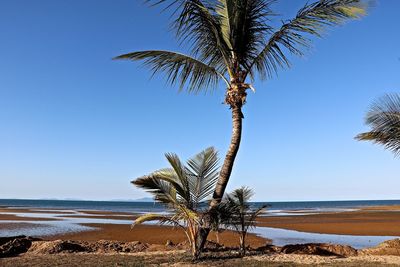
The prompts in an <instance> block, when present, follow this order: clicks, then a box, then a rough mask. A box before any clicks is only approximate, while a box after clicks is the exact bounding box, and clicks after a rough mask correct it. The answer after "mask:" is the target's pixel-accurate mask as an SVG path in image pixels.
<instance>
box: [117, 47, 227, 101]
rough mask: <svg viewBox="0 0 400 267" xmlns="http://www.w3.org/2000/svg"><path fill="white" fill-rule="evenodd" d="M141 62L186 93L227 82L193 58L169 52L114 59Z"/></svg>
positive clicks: (123, 56)
mask: <svg viewBox="0 0 400 267" xmlns="http://www.w3.org/2000/svg"><path fill="white" fill-rule="evenodd" d="M114 59H125V60H133V61H143V62H144V65H145V66H147V67H149V68H150V70H151V71H152V72H153V75H154V74H156V73H159V72H163V73H165V74H166V79H167V81H168V82H169V83H171V84H172V85H175V84H177V85H178V86H179V90H183V89H184V88H185V87H186V89H187V91H188V92H194V93H197V92H199V91H201V90H208V89H210V88H214V87H215V86H216V85H217V84H218V81H219V80H220V79H223V80H224V81H225V82H226V83H227V82H228V81H227V80H226V78H225V77H224V75H223V74H222V73H220V72H218V71H217V70H216V69H215V68H214V67H212V66H210V65H208V64H206V63H204V62H202V61H200V60H198V59H195V58H193V57H190V56H187V55H184V54H181V53H177V52H171V51H163V50H149V51H138V52H133V53H128V54H124V55H120V56H118V57H115V58H114Z"/></svg>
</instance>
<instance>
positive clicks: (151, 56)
mask: <svg viewBox="0 0 400 267" xmlns="http://www.w3.org/2000/svg"><path fill="white" fill-rule="evenodd" d="M361 1H362V0H319V1H317V2H314V3H310V4H307V5H305V6H304V7H303V8H301V9H300V10H299V11H298V13H297V15H296V16H295V17H294V18H293V19H290V20H286V21H283V22H282V25H281V26H280V27H279V28H278V29H274V27H272V26H271V24H270V21H271V19H273V18H275V17H276V16H275V14H274V12H273V11H272V10H271V6H272V4H273V3H274V2H275V0H147V2H150V3H153V4H154V5H165V9H172V14H173V17H174V19H173V22H172V28H173V29H174V31H175V32H176V36H177V38H178V40H179V41H180V43H181V44H182V45H186V48H187V49H186V50H187V51H188V53H187V54H185V53H179V52H172V51H164V50H148V51H138V52H133V53H128V54H124V55H121V56H118V57H116V58H115V59H124V60H133V61H142V62H143V63H144V65H145V66H147V67H148V68H150V70H151V71H152V72H153V74H156V73H164V75H165V77H166V79H167V80H168V81H169V82H170V83H171V84H177V85H178V86H179V88H180V89H181V90H182V89H184V88H185V89H186V90H187V91H188V92H194V93H196V92H200V91H207V89H214V88H216V87H217V86H218V84H219V82H221V81H222V82H223V83H225V88H226V91H225V103H226V104H227V105H228V106H229V108H230V109H231V112H232V136H231V143H230V145H229V148H228V151H227V154H226V156H225V159H224V162H223V165H222V168H221V172H220V175H219V179H218V182H217V185H216V187H215V189H214V193H213V199H212V201H211V202H210V210H212V209H213V208H214V207H215V206H216V205H218V203H219V202H220V201H221V200H222V197H223V195H224V192H225V188H226V186H227V184H228V181H229V178H230V175H231V172H232V168H233V164H234V161H235V158H236V154H237V152H238V150H239V145H240V140H241V134H242V119H243V114H242V107H243V105H244V104H245V103H246V95H247V90H248V89H252V90H253V91H254V88H253V86H252V85H251V82H252V81H254V79H255V77H256V75H258V76H259V77H260V78H261V79H265V78H269V77H271V76H273V75H274V74H275V73H276V72H277V71H278V69H279V68H281V67H289V66H290V62H289V59H288V57H287V54H294V55H299V56H300V55H303V52H304V51H305V50H306V49H307V48H308V47H309V45H310V43H311V40H310V39H309V38H307V36H306V35H314V36H321V33H322V32H323V31H324V30H325V29H326V28H327V27H328V26H334V25H338V24H341V23H343V22H345V21H346V20H348V19H354V18H358V17H360V16H361V15H363V14H364V13H365V6H364V4H362V2H361ZM209 230H210V226H207V225H206V227H205V229H202V231H201V232H202V234H201V235H200V237H201V240H199V242H201V243H203V244H204V242H205V239H206V237H207V235H208V233H209Z"/></svg>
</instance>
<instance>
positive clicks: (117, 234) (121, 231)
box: [46, 224, 269, 247]
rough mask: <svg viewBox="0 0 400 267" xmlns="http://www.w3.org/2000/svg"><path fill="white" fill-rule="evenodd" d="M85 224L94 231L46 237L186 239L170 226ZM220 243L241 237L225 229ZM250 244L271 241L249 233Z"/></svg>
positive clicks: (153, 241) (211, 237)
mask: <svg viewBox="0 0 400 267" xmlns="http://www.w3.org/2000/svg"><path fill="white" fill-rule="evenodd" d="M83 225H85V226H90V227H96V228H97V229H95V230H93V231H85V232H80V233H70V234H63V235H56V236H51V237H46V239H48V240H57V239H62V240H80V241H96V240H102V239H103V240H118V241H125V242H128V241H140V242H142V243H149V244H161V245H165V243H166V242H167V240H170V241H172V242H173V243H174V244H178V243H181V242H184V241H186V236H185V234H184V232H183V230H181V229H177V228H173V227H170V226H158V225H137V226H135V227H133V228H131V227H130V225H126V224H83ZM219 238H220V243H221V244H224V245H225V246H237V245H238V240H239V237H238V236H237V234H236V233H234V232H231V231H224V232H222V233H220V234H219ZM209 240H212V241H216V235H215V233H214V232H211V233H210V235H209ZM247 240H248V242H249V244H251V245H252V246H255V247H258V246H263V245H265V244H266V243H267V242H268V243H269V241H268V240H267V239H265V238H262V237H259V236H256V235H253V234H249V235H248V238H247Z"/></svg>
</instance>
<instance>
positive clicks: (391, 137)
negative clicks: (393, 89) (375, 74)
mask: <svg viewBox="0 0 400 267" xmlns="http://www.w3.org/2000/svg"><path fill="white" fill-rule="evenodd" d="M365 122H366V124H367V125H369V126H370V127H371V131H369V132H366V133H362V134H359V135H357V136H356V139H358V140H363V141H373V142H374V143H377V144H381V145H383V146H384V147H385V148H386V149H389V150H391V151H392V152H393V153H394V154H395V155H396V156H398V155H400V95H398V94H387V95H385V96H383V97H382V98H380V99H378V100H377V101H375V102H374V103H373V104H372V106H371V108H370V110H369V112H368V113H367V116H366V119H365Z"/></svg>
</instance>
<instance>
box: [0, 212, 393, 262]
mask: <svg viewBox="0 0 400 267" xmlns="http://www.w3.org/2000/svg"><path fill="white" fill-rule="evenodd" d="M2 212H15V213H24V212H26V213H34V215H36V213H37V216H35V217H34V219H32V217H29V218H28V217H19V216H18V214H16V215H10V214H1V213H2ZM40 213H53V214H55V213H56V214H59V215H62V217H74V218H99V219H114V220H118V219H119V220H132V221H133V220H134V218H135V217H136V216H135V215H134V214H130V213H126V212H108V211H105V212H103V211H79V213H78V214H77V213H76V212H74V211H70V210H65V211H63V210H57V211H54V210H45V209H8V208H1V209H0V221H1V220H3V221H4V220H7V221H9V220H12V221H14V222H13V223H8V222H7V223H0V227H2V228H3V229H7V228H8V229H12V228H15V227H18V225H20V226H25V227H26V226H27V225H28V223H27V222H24V221H46V220H48V218H44V217H43V218H41V217H40ZM293 213H296V212H293ZM15 218H17V219H15ZM14 219H15V220H14ZM53 220H54V219H53ZM33 223H35V222H33ZM399 224H400V207H399V206H384V207H368V208H363V209H360V210H356V211H347V212H331V213H321V214H309V215H289V216H278V217H262V218H260V219H259V225H261V226H267V227H275V228H283V229H292V230H299V231H306V232H314V233H332V234H349V235H394V236H400V226H399ZM83 225H85V226H90V227H94V229H93V230H90V231H85V232H77V233H67V234H59V235H55V236H45V237H43V238H44V239H45V240H77V241H98V240H115V241H121V242H132V241H140V242H142V243H148V244H154V245H155V248H157V247H159V249H160V250H163V249H165V244H166V241H167V240H170V241H172V242H173V243H174V244H178V243H181V242H183V241H185V235H184V233H183V232H182V230H180V229H174V228H173V227H168V226H157V225H139V226H135V227H133V228H132V229H131V227H130V225H129V224H101V223H89V224H83ZM209 237H210V238H209V239H210V240H212V241H216V236H215V233H211V234H210V236H209ZM219 238H220V243H221V244H223V245H225V246H229V247H231V246H235V247H236V246H237V244H238V237H237V235H236V234H235V233H233V232H230V231H225V232H222V233H220V235H219ZM247 241H248V244H250V245H251V247H253V248H256V247H260V246H264V245H265V244H267V243H269V240H267V239H265V238H262V237H259V236H256V235H254V234H250V235H249V237H248V240H247ZM156 251H157V249H156V250H155V253H156V254H154V255H153V254H152V253H153V252H151V251H149V252H140V253H135V254H126V255H125V254H115V253H114V254H94V255H92V254H79V253H78V254H71V255H68V254H60V255H36V254H29V253H27V254H25V255H21V256H19V257H17V258H7V259H2V260H0V265H1V264H3V265H4V266H32V265H31V264H33V263H34V264H36V265H34V266H53V265H52V264H54V263H55V262H57V264H60V265H63V264H64V265H66V264H68V265H70V264H73V266H94V265H96V266H108V264H109V263H113V264H114V263H120V264H121V265H129V266H130V265H132V264H133V265H132V266H143V263H144V262H146V264H147V263H149V262H153V261H154V263H155V264H159V263H164V262H173V263H174V264H175V263H176V266H187V263H188V262H190V259H189V258H187V257H189V256H187V255H186V254H182V251H175V252H173V251H169V252H168V251H165V252H161V251H160V252H156ZM157 253H158V254H157ZM171 253H172V254H171ZM185 255H186V256H185ZM177 262H178V263H177ZM179 262H184V263H183V265H180V264H179ZM46 264H47V265H46ZM135 264H136V265H135ZM141 264H142V265H141ZM226 264H229V265H230V266H232V267H233V266H243V265H248V266H303V265H302V264H309V265H308V266H312V265H314V266H315V265H319V264H324V265H326V266H368V267H369V266H377V265H382V264H383V266H385V264H390V265H388V266H397V265H398V264H400V257H399V256H385V255H358V256H355V257H346V258H341V257H324V256H315V255H299V254H292V255H288V254H271V255H269V254H265V255H260V256H257V255H253V256H249V257H246V258H245V259H242V260H239V259H234V258H227V259H226V260H220V261H218V260H217V261H210V262H207V261H205V262H203V263H201V265H202V266H226ZM297 264H300V265H297Z"/></svg>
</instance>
